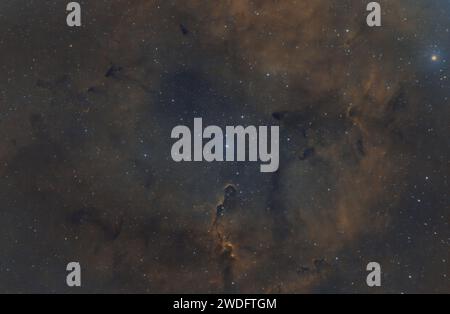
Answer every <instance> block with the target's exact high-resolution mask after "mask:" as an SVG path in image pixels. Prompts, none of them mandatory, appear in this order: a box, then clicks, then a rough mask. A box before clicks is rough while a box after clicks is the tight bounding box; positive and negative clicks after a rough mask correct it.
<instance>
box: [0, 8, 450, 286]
mask: <svg viewBox="0 0 450 314" xmlns="http://www.w3.org/2000/svg"><path fill="white" fill-rule="evenodd" d="M367 3H368V1H362V0H339V1H338V0H335V1H330V0H314V1H306V0H304V1H303V0H297V1H290V0H286V1H268V0H267V1H266V0H258V1H256V0H255V1H247V0H233V1H199V0H191V1H174V0H164V1H145V0H133V1H125V0H109V1H80V4H81V7H82V23H83V26H82V27H80V28H77V27H74V28H69V27H67V26H66V24H65V22H66V10H65V9H66V5H67V3H66V1H52V2H50V1H31V0H3V1H1V4H0V28H1V30H2V35H1V37H0V54H1V60H2V65H1V76H0V133H1V134H2V136H1V138H0V235H1V236H0V241H1V242H0V292H3V293H12V292H40V293H42V292H63V293H65V292H67V293H70V292H73V289H71V288H68V287H67V286H66V281H65V276H66V273H67V272H66V265H67V263H69V262H80V264H81V266H82V282H83V285H82V287H81V288H80V289H79V290H76V291H78V292H80V291H82V292H86V293H95V292H105V293H115V292H127V293H128V292H151V293H175V292H178V293H209V292H212V293H221V292H238V293H355V292H369V293H371V292H376V293H380V292H383V293H401V292H405V293H438V292H441V293H442V292H444V293H450V285H449V280H448V275H449V258H450V256H449V244H450V232H449V218H450V216H449V211H450V205H449V181H448V180H449V175H450V158H449V153H450V142H449V134H450V133H449V131H450V101H449V96H450V82H449V79H448V75H449V62H448V60H450V59H449V54H450V41H449V29H450V22H449V16H450V4H449V3H448V2H447V1H441V0H427V1H424V0H420V1H419V0H397V1H387V0H385V1H380V3H381V5H382V8H383V26H382V27H380V28H369V27H368V26H367V25H366V23H365V19H366V14H367V12H366V5H367ZM433 55H434V56H437V57H434V58H433ZM195 117H202V118H203V120H204V122H205V124H208V125H211V124H214V125H218V126H221V127H224V126H226V125H239V124H242V125H279V126H280V168H279V170H278V172H276V173H273V174H267V173H260V172H259V164H255V163H226V162H224V163H220V162H216V163H203V162H198V163H194V162H192V163H175V162H173V161H172V159H171V156H170V151H171V145H172V144H173V140H172V139H171V138H170V134H171V130H172V128H173V127H175V126H176V125H180V124H185V125H191V124H192V122H193V119H194V118H195ZM369 262H378V263H380V264H381V266H382V273H383V277H382V287H380V288H369V287H367V285H366V276H367V271H366V265H367V264H368V263H369Z"/></svg>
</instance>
